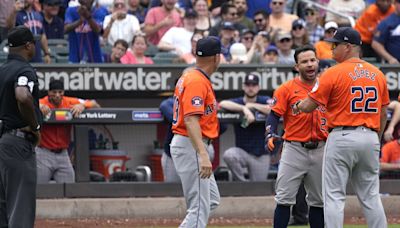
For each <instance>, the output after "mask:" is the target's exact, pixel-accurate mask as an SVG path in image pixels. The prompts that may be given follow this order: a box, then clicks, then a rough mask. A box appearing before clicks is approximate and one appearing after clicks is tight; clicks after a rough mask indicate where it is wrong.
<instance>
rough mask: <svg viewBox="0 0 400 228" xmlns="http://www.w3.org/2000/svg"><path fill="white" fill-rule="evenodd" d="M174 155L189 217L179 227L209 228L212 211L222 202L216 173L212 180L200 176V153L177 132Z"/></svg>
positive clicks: (188, 140)
mask: <svg viewBox="0 0 400 228" xmlns="http://www.w3.org/2000/svg"><path fill="white" fill-rule="evenodd" d="M204 146H206V147H207V146H208V145H207V144H206V143H204ZM171 156H172V159H173V161H174V164H175V168H176V171H177V173H178V175H179V177H180V179H181V182H182V189H183V194H184V196H185V200H186V207H187V210H186V212H187V213H186V217H185V219H184V220H183V221H182V223H181V224H180V226H179V227H182V228H204V227H207V223H208V218H209V216H210V212H212V211H213V210H214V209H216V208H217V207H218V205H219V202H220V195H219V190H218V186H217V183H216V181H215V178H214V175H211V177H210V178H209V179H201V178H200V176H199V172H200V165H199V156H198V153H197V152H196V151H195V150H194V148H193V146H192V143H191V141H190V139H189V138H188V137H185V136H182V135H177V134H175V135H174V137H173V138H172V142H171Z"/></svg>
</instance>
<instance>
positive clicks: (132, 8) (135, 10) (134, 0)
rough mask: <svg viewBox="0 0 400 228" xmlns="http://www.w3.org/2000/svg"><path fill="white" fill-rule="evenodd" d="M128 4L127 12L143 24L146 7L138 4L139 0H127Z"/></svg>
mask: <svg viewBox="0 0 400 228" xmlns="http://www.w3.org/2000/svg"><path fill="white" fill-rule="evenodd" d="M128 6H129V10H128V13H129V14H131V15H134V16H136V17H137V19H138V20H139V23H140V24H143V23H144V19H145V18H146V14H147V9H146V8H144V7H143V6H141V5H140V0H129V1H128Z"/></svg>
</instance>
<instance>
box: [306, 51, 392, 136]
mask: <svg viewBox="0 0 400 228" xmlns="http://www.w3.org/2000/svg"><path fill="white" fill-rule="evenodd" d="M309 97H310V98H311V99H313V100H314V101H316V102H317V103H318V104H320V105H323V106H325V107H326V109H327V118H328V127H329V128H335V127H338V126H364V127H368V128H371V129H373V130H375V131H379V129H380V114H381V110H382V106H386V105H388V104H389V102H390V100H389V92H388V89H387V84H386V78H385V75H384V74H383V73H382V72H381V71H380V70H379V69H378V68H377V67H375V66H373V65H372V64H370V63H367V62H365V61H363V60H361V59H358V58H351V59H348V60H346V61H344V62H342V63H340V64H337V65H336V66H333V67H331V68H329V69H328V70H326V71H325V72H324V73H323V74H322V76H321V78H320V80H319V85H318V87H316V88H315V89H314V90H313V91H312V92H311V93H310V94H309Z"/></svg>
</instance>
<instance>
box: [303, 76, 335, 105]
mask: <svg viewBox="0 0 400 228" xmlns="http://www.w3.org/2000/svg"><path fill="white" fill-rule="evenodd" d="M331 72H332V70H331V69H328V70H326V71H325V72H324V73H323V74H322V75H321V77H320V78H319V79H318V81H317V83H316V84H315V86H314V88H313V89H312V91H311V92H310V93H309V94H308V96H309V97H310V98H311V99H313V100H314V101H316V102H317V103H318V104H319V105H322V106H324V107H326V106H327V105H328V101H329V97H330V95H331V91H332V89H333V84H334V82H332V78H333V77H332V76H331V75H330V74H331Z"/></svg>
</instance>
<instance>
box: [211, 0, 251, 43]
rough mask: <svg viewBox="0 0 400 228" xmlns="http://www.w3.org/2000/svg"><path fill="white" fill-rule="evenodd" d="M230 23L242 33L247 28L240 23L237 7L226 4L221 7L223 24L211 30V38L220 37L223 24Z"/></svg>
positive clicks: (220, 23)
mask: <svg viewBox="0 0 400 228" xmlns="http://www.w3.org/2000/svg"><path fill="white" fill-rule="evenodd" d="M225 22H230V23H232V24H233V26H234V27H235V29H236V30H238V31H242V30H243V29H245V28H246V27H245V26H244V25H242V24H240V23H238V11H237V9H236V7H235V6H234V5H232V4H230V3H224V4H222V6H221V22H219V23H218V24H216V25H215V26H213V27H211V28H210V33H209V35H210V36H219V32H220V31H221V29H222V27H223V24H224V23H225Z"/></svg>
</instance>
